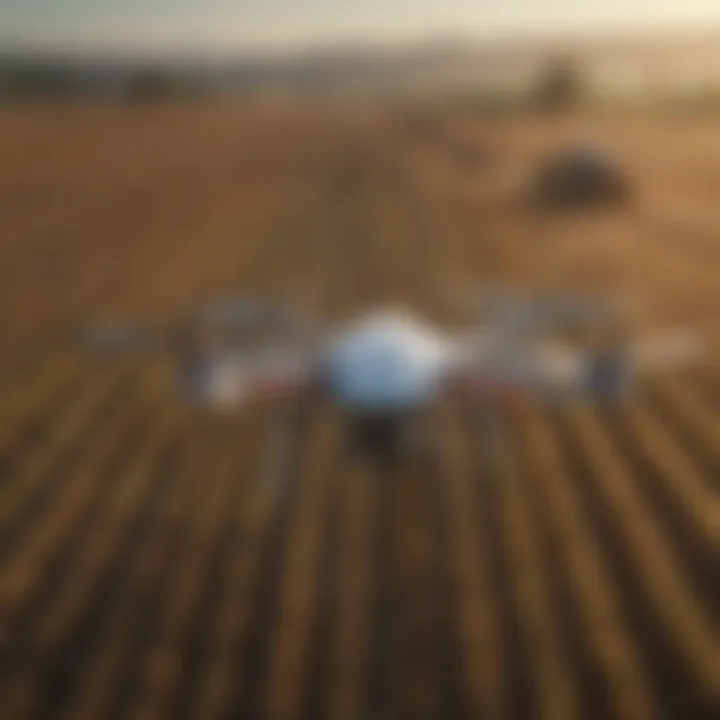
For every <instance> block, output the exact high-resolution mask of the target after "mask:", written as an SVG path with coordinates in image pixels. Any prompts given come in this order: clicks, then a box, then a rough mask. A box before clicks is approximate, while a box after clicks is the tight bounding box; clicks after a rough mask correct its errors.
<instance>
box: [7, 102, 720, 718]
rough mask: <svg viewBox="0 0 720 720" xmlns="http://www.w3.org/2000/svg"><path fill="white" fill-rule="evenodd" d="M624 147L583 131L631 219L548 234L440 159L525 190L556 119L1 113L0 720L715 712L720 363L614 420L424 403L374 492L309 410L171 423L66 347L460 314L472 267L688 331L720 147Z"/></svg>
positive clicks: (714, 239) (374, 475) (717, 182)
mask: <svg viewBox="0 0 720 720" xmlns="http://www.w3.org/2000/svg"><path fill="white" fill-rule="evenodd" d="M644 122H645V124H643V123H642V122H641V121H640V120H638V119H637V118H635V119H625V120H623V121H619V120H618V121H612V120H609V119H607V120H602V121H601V120H597V121H595V124H596V125H600V126H602V123H605V124H606V126H602V127H603V130H604V132H606V134H607V135H608V136H609V137H611V138H612V140H613V141H614V142H616V144H617V145H618V147H619V148H620V149H621V150H622V152H623V153H625V155H626V156H627V158H628V162H629V163H632V165H633V167H634V169H635V171H636V173H637V176H638V182H639V183H640V186H641V188H642V195H641V199H640V203H639V207H638V208H637V209H636V210H634V211H633V212H632V213H631V214H630V215H629V216H627V215H626V216H623V217H617V216H615V217H612V216H610V217H606V218H595V219H592V220H590V219H576V220H572V221H565V222H560V221H556V222H554V223H552V224H547V223H545V224H543V225H542V226H541V225H539V224H538V222H537V221H536V220H533V219H531V218H528V217H525V216H522V215H520V214H519V213H517V212H514V211H513V209H512V205H511V204H510V203H508V202H505V200H503V199H502V198H500V199H498V193H497V188H499V187H500V186H501V182H500V180H499V179H498V178H497V176H496V175H494V174H493V173H494V172H496V171H494V170H487V171H485V170H482V169H477V170H474V171H468V169H467V168H465V167H463V166H461V165H459V164H458V162H457V160H456V158H455V157H454V156H453V154H452V153H451V152H449V151H448V139H450V140H452V139H453V138H463V139H464V140H465V141H468V140H469V141H470V142H477V143H478V144H480V143H484V142H492V143H493V144H494V145H495V146H496V147H497V148H498V150H499V151H500V152H501V155H502V154H503V153H505V156H506V157H505V161H506V162H507V163H508V165H509V166H513V167H514V166H517V168H519V169H520V170H522V169H523V168H526V167H527V166H528V163H529V162H530V160H531V159H532V157H533V156H534V154H535V153H536V152H537V151H538V149H542V148H543V147H548V146H552V143H554V142H557V140H558V139H559V138H562V137H564V136H565V135H564V133H565V132H566V131H567V128H565V127H563V126H560V125H558V126H555V125H549V124H544V123H542V124H541V123H540V122H539V121H538V122H537V123H532V122H531V121H529V120H525V121H522V122H515V123H508V124H507V125H497V126H495V125H489V124H482V123H480V122H478V121H477V120H472V119H468V118H466V117H459V116H458V117H450V116H448V117H447V118H446V119H445V120H444V122H443V124H442V128H441V129H442V132H441V133H440V135H439V136H432V137H428V136H424V135H417V136H416V135H413V134H411V133H409V132H408V131H407V130H406V129H404V128H403V125H402V124H401V123H400V122H399V121H398V118H397V117H395V116H393V115H391V114H390V113H387V112H385V111H383V110H378V109H376V108H357V109H353V110H352V111H351V110H347V109H345V110H343V109H340V108H331V109H328V110H327V112H326V113H325V114H323V113H321V112H319V111H318V110H317V109H307V108H303V107H297V108H296V107H292V108H286V107H283V106H277V107H274V106H273V107H262V106H261V107H254V106H238V107H226V106H207V107H157V108H153V109H149V110H148V109H133V108H125V109H122V108H112V107H107V108H85V107H66V108H46V109H42V108H41V109H33V108H24V109H23V108H18V109H6V110H4V111H3V113H2V114H0V168H1V169H0V213H2V218H3V222H2V237H1V238H0V337H1V338H2V340H3V351H2V355H1V356H0V477H1V480H0V719H1V720H40V719H43V720H44V719H48V720H50V719H52V720H60V719H62V720H101V719H104V718H108V719H111V718H112V719H113V720H120V719H123V720H125V719H126V718H127V719H133V720H135V719H137V720H141V719H142V720H156V719H157V720H161V719H165V718H167V719H170V718H172V720H225V719H227V720H230V719H236V718H237V719H238V720H239V719H243V720H244V719H245V718H248V719H252V720H261V719H264V718H270V719H272V720H275V719H276V718H277V719H282V720H284V719H285V718H288V719H290V718H298V719H300V718H302V719H308V720H310V719H314V718H327V719H328V720H351V719H353V720H355V719H356V720H386V719H393V720H394V719H396V718H397V719H398V720H400V719H402V720H405V719H408V720H415V719H418V720H420V719H422V718H443V719H445V718H468V719H469V718H478V719H484V718H487V719H488V720H490V719H492V720H496V719H497V720H504V719H508V720H509V719H513V720H525V719H528V720H529V719H530V718H538V719H542V720H575V719H578V720H579V719H581V718H587V719H589V720H606V719H607V720H615V719H617V720H645V719H648V720H654V719H655V718H657V719H658V720H660V719H663V720H664V719H667V720H686V719H688V720H692V719H694V718H698V719H699V720H705V719H707V720H710V718H717V717H718V716H719V715H720V639H719V637H718V627H719V626H720V581H719V578H720V572H718V570H719V567H720V566H719V561H720V495H719V492H720V412H719V409H720V375H718V373H717V370H716V365H715V366H713V364H712V363H709V365H710V366H709V367H707V368H702V369H700V370H698V371H693V372H687V373H683V374H678V375H677V376H673V377H671V378H667V379H663V380H651V381H648V382H647V383H646V386H644V387H643V389H642V392H641V393H640V395H639V397H637V398H636V399H635V400H634V401H633V402H632V403H631V405H630V406H629V407H628V409H627V410H625V411H622V412H618V411H612V410H603V409H596V408H592V407H588V406H584V405H574V406H571V407H565V408H562V409H550V408H545V407H541V406H539V405H537V404H534V403H532V402H528V403H525V404H523V405H521V406H517V407H512V408H508V409H507V411H506V412H504V413H503V415H502V417H501V418H500V427H493V428H490V429H489V428H488V427H487V424H486V421H485V419H484V418H483V416H482V414H481V413H479V412H475V411H473V410H471V409H468V408H465V407H460V406H456V405H454V404H452V403H446V404H442V406H440V407H438V408H437V409H436V410H435V411H434V416H433V422H434V427H435V434H434V442H433V445H432V447H431V448H430V449H429V451H428V453H427V455H426V456H424V457H422V458H412V459H408V460H406V461H404V462H403V463H401V465H400V466H399V467H395V468H392V469H380V470H378V469H376V468H374V467H370V466H365V465H364V464H363V463H360V462H357V461H355V460H352V459H351V458H350V457H349V456H348V454H347V453H346V452H345V448H344V444H343V435H342V418H340V417H338V416H337V413H336V411H335V410H333V409H332V408H328V407H324V406H315V405H310V404H306V403H302V404H299V405H297V406H291V407H285V408H272V409H265V410H261V411H258V412H256V413H253V414H245V415H242V414H241V415H239V416H238V417H236V418H232V419H228V418H216V417H206V416H204V415H193V414H191V413H190V412H189V410H188V409H187V408H185V407H183V406H182V405H181V404H180V403H179V402H178V401H177V400H176V399H175V398H174V397H173V394H172V386H171V382H172V380H171V378H170V377H169V372H168V368H167V367H165V366H164V365H163V364H162V363H160V362H159V361H158V362H155V361H152V362H150V363H147V364H140V363H137V362H135V361H133V360H120V361H113V362H110V363H101V362H97V361H95V360H93V359H91V358H88V357H86V356H84V355H82V354H81V353H79V352H78V351H77V349H76V348H74V347H73V346H72V344H71V343H70V342H69V341H68V340H67V338H68V337H70V335H71V332H70V331H71V329H72V328H73V327H75V326H76V324H77V323H78V322H80V321H82V320H85V319H87V318H89V317H92V316H93V315H95V314H97V313H100V312H108V313H119V314H129V313H132V314H135V315H139V316H141V317H144V318H148V319H159V318H161V317H162V316H163V315H164V314H167V313H169V312H172V311H175V310H179V309H181V308H182V307H184V306H185V305H186V304H187V303H189V302H191V301H192V300H193V299H195V298H197V297H204V296H207V295H208V294H213V293H218V292H219V293H223V292H228V291H242V292H247V291H250V292H260V293H265V294H274V295H279V296H280V297H284V298H287V299H288V300H289V301H290V300H292V301H293V302H299V303H302V304H304V305H306V306H308V307H313V308H316V309H319V310H321V311H323V312H324V313H325V314H326V315H328V316H329V317H334V318H341V317H345V316H347V315H348V314H349V313H351V312H353V311H357V310H359V309H362V308H364V307H367V306H368V305H369V304H374V303H377V302H409V303H413V305H414V306H416V307H417V308H418V309H420V310H422V311H424V312H426V313H427V314H428V315H429V316H431V317H433V318H435V319H437V320H456V319H457V316H456V314H455V313H456V310H457V309H456V308H455V307H454V305H453V304H452V302H448V298H450V297H454V296H455V295H457V292H456V291H458V290H463V289H466V288H470V287H472V283H473V282H477V281H478V280H479V279H484V278H491V277H494V276H499V275H500V276H503V277H507V278H510V279H514V280H518V281H522V282H525V283H528V284H530V285H534V286H537V287H561V286H562V287H564V286H567V285H568V284H570V285H572V286H574V287H580V288H583V287H595V288H600V287H610V288H617V287H621V288H623V287H628V286H632V287H639V288H640V289H641V290H642V291H643V292H645V293H647V294H648V295H650V297H651V298H652V300H653V312H654V315H653V316H652V319H653V320H668V321H670V320H672V321H676V320H691V321H697V320H703V321H705V322H706V321H707V319H708V317H710V318H711V319H716V318H717V316H718V314H719V313H720V284H718V282H717V272H718V269H719V268H720V239H719V238H720V232H718V231H720V215H719V214H718V213H717V202H716V199H715V198H716V197H717V194H718V192H720V170H719V169H718V168H720V162H719V161H720V134H718V131H717V130H716V129H715V130H712V129H709V128H708V127H707V125H706V124H705V123H704V122H703V121H700V120H697V121H696V123H697V125H696V126H691V127H688V123H690V122H691V121H690V120H688V119H678V120H675V121H671V120H667V121H659V120H649V119H648V120H646V121H644ZM713 170H714V174H713ZM713 191H714V194H713ZM489 198H491V199H489ZM713 212H714V219H713ZM714 224H716V225H717V228H716V229H715V228H714ZM716 230H717V231H716ZM491 430H494V431H497V430H500V431H502V433H501V435H502V438H503V439H504V442H500V443H497V442H492V440H493V437H492V436H491V434H490V432H491Z"/></svg>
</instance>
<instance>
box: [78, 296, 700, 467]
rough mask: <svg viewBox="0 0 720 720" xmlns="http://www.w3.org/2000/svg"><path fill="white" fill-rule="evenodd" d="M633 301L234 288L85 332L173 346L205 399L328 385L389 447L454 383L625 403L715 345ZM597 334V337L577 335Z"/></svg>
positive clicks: (134, 349) (483, 400)
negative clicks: (461, 320)
mask: <svg viewBox="0 0 720 720" xmlns="http://www.w3.org/2000/svg"><path fill="white" fill-rule="evenodd" d="M624 312H625V310H624V309H623V307H622V303H618V302H614V301H613V300H612V299H608V298H602V297H591V296H579V295H560V296H554V297H549V298H547V297H545V298H536V297H532V296H527V295H524V294H522V293H518V292H515V291H512V290H500V291H498V290H494V291H487V292H486V293H485V294H484V295H483V296H482V298H479V299H478V300H477V302H476V307H475V308H474V318H473V322H470V323H468V324H467V326H465V327H460V328H450V329H448V328H445V329H441V328H439V327H438V326H436V325H435V324H433V323H430V322H429V321H427V320H425V319H424V318H423V317H422V316H420V315H419V314H416V313H414V312H412V311H410V310H408V309H406V308H403V307H385V308H378V309H374V310H370V311H367V312H364V313H361V314H359V315H358V316H356V317H353V318H350V319H349V320H347V321H345V322H343V323H339V324H335V325H333V324H325V323H320V322H318V320H317V319H316V318H314V317H312V316H310V315H309V314H303V313H300V312H298V311H297V310H296V309H293V308H292V307H288V306H285V305H283V304H282V303H276V302H267V301H262V300H258V299H256V298H248V297H230V298H224V299H221V300H219V301H214V302H211V303H209V304H203V305H201V306H199V307H194V308H193V309H192V310H190V311H188V312H186V313H183V314H181V316H180V317H179V318H175V319H173V320H171V321H168V322H166V323H163V324H162V325H161V326H160V327H151V326H142V325H138V324H134V323H129V324H128V323H118V322H113V323H96V324H94V325H93V326H92V327H91V328H90V329H89V330H87V331H86V332H85V333H84V336H83V343H84V344H85V345H86V346H87V347H90V348H92V349H94V350H95V351H100V352H102V353H111V354H116V353H122V354H127V353H144V354H147V353H151V354H152V353H161V354H163V355H165V356H169V357H170V359H171V360H172V361H173V364H174V368H175V370H176V377H177V387H178V390H179V392H180V395H181V396H182V397H183V398H184V399H185V400H186V401H188V402H189V403H190V404H191V405H192V406H194V407H198V408H204V409H210V410H214V411H219V412H221V413H227V412H233V411H236V410H238V409H240V408H244V407H248V406H252V405H257V404H258V403H272V402H277V401H280V402H284V401H292V400H298V399H303V398H316V397H317V398H321V397H322V398H326V399H328V400H330V401H331V402H332V403H334V404H335V405H336V406H338V407H339V408H341V410H342V411H343V414H344V416H345V417H346V419H347V422H348V439H349V443H350V445H351V446H352V447H353V448H355V449H357V450H358V451H359V452H362V453H369V454H374V455H377V454H381V455H387V454H392V453H395V452H397V450H398V448H401V447H402V446H403V443H404V442H405V438H406V437H407V435H408V433H409V432H410V429H411V428H412V427H413V426H414V425H415V424H416V421H417V419H418V418H420V417H422V416H423V415H427V411H428V410H429V409H431V408H432V407H433V406H435V405H436V403H437V402H438V401H439V400H441V399H442V398H443V396H456V397H460V398H461V399H463V400H464V401H469V402H471V403H475V404H478V405H482V406H484V407H492V406H494V405H495V404H497V403H502V402H504V400H505V399H506V398H508V397H515V396H517V395H519V394H520V395H522V394H525V395H533V396H537V397H539V398H540V399H542V400H544V401H548V402H560V401H562V400H563V399H568V398H573V397H583V398H586V399H588V400H590V401H597V402H604V403H618V402H622V401H623V399H624V398H626V397H627V396H628V394H629V393H630V391H631V389H632V386H633V381H634V380H635V379H636V378H637V377H639V376H641V375H643V374H645V373H647V372H652V371H659V370H663V369H665V368H670V367H675V366H678V365H683V364H687V363H691V362H693V361H694V360H696V359H697V358H698V357H699V356H700V355H701V354H702V352H703V350H704V348H705V346H704V341H703V339H702V338H701V337H700V336H699V335H698V334H697V333H695V332H693V331H688V330H677V331H672V332H668V333H665V334H658V335H656V336H649V337H643V338H640V339H637V338H635V337H634V336H632V334H630V333H629V332H627V331H624V330H622V327H623V324H624V323H623V313H624ZM584 335H589V336H590V337H591V342H589V343H588V342H587V341H585V342H583V341H581V340H578V339H577V338H578V337H582V336H584ZM571 338H575V339H571ZM593 338H594V339H593ZM598 338H599V339H598Z"/></svg>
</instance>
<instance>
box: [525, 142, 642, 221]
mask: <svg viewBox="0 0 720 720" xmlns="http://www.w3.org/2000/svg"><path fill="white" fill-rule="evenodd" d="M529 196H530V197H529V199H530V203H531V205H532V206H533V207H535V208H537V209H541V210H549V211H572V210H583V209H593V208H598V209H600V208H622V207H625V206H627V205H628V204H629V202H630V200H631V198H632V187H631V182H630V180H629V178H628V177H627V176H626V175H625V173H624V172H623V171H622V170H621V169H620V168H619V167H618V166H617V165H615V164H614V163H613V162H612V161H610V160H608V159H606V158H604V157H599V156H593V155H590V154H586V153H581V152H570V153H567V154H564V155H560V156H555V157H552V158H550V159H549V160H546V161H545V162H544V163H542V164H541V166H540V168H539V169H538V171H537V173H536V174H535V176H534V177H533V179H532V181H531V185H530V190H529Z"/></svg>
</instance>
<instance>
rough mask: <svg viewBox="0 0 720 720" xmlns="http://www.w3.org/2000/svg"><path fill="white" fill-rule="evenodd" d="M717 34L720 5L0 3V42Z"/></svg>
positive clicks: (250, 0)
mask: <svg viewBox="0 0 720 720" xmlns="http://www.w3.org/2000/svg"><path fill="white" fill-rule="evenodd" d="M708 24H714V25H717V26H718V27H720V0H394V1H393V2H389V0H0V41H2V42H8V43H13V44H15V43H26V42H30V43H34V44H39V45H70V46H85V47H96V48H97V47H113V48H133V47H135V48H155V49H180V48H192V49H205V48H207V49H213V48H214V49H218V50H233V49H237V50H243V49H251V50H257V49H262V48H271V49H274V48H282V47H286V46H295V45H304V44H308V43H314V42H318V41H319V42H322V43H326V42H337V41H343V40H345V39H352V40H365V39H380V40H392V39H396V38H400V39H404V38H413V37H417V36H428V35H433V34H436V33H440V34H459V35H479V36H488V35H493V34H498V33H501V34H503V35H505V34H508V33H513V32H523V33H532V32H538V31H539V32H542V33H548V32H550V33H552V32H554V31H558V32H565V31H568V30H579V31H585V32H587V31H589V32H592V31H593V30H595V31H602V30H606V29H609V30H612V29H614V28H630V29H635V28H644V27H647V28H651V29H654V28H662V29H667V28H673V27H678V28H680V27H700V28H702V27H705V26H707V25H708Z"/></svg>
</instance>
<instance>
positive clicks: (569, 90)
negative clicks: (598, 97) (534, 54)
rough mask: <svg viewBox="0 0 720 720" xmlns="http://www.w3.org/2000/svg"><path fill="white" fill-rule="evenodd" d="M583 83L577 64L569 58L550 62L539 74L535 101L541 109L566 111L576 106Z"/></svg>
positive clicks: (580, 95) (560, 58) (580, 96)
mask: <svg viewBox="0 0 720 720" xmlns="http://www.w3.org/2000/svg"><path fill="white" fill-rule="evenodd" d="M583 90H584V82H583V77H582V72H581V69H580V67H579V66H578V64H577V62H576V61H575V60H574V59H573V58H570V57H559V58H555V59H553V60H551V62H550V63H549V64H548V66H547V68H546V69H545V71H544V72H543V73H542V74H541V77H540V81H539V84H538V87H537V91H536V101H537V104H538V105H539V106H540V108H541V109H545V110H550V111H557V110H567V109H568V108H571V107H574V106H575V105H577V104H578V103H579V102H580V100H581V98H582V95H583Z"/></svg>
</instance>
